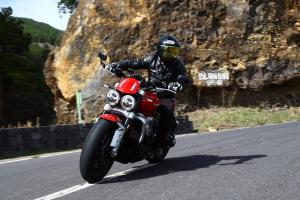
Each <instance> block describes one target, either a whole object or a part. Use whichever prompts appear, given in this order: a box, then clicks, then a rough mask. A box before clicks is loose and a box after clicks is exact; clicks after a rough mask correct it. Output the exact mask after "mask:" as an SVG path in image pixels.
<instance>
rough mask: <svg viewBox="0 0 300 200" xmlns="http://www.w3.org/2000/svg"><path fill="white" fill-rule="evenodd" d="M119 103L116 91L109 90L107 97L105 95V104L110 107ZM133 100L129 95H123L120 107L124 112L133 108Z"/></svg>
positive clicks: (118, 95)
mask: <svg viewBox="0 0 300 200" xmlns="http://www.w3.org/2000/svg"><path fill="white" fill-rule="evenodd" d="M119 101H120V94H119V93H118V92H117V91H116V90H110V91H108V93H107V95H106V102H107V103H108V104H109V105H111V106H115V105H117V104H118V103H119ZM135 103H136V102H135V99H134V97H133V96H130V95H125V96H123V97H122V98H121V102H120V104H121V107H122V108H123V109H124V110H126V111H130V110H132V109H133V108H134V106H135Z"/></svg>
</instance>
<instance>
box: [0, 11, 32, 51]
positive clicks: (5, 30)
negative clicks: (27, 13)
mask: <svg viewBox="0 0 300 200" xmlns="http://www.w3.org/2000/svg"><path fill="white" fill-rule="evenodd" d="M11 15H12V8H11V7H8V8H1V11H0V52H1V53H2V54H6V53H16V54H20V53H23V52H26V51H28V46H29V44H30V43H31V36H30V35H29V34H23V27H22V26H21V24H22V21H20V20H17V19H15V18H13V17H12V16H11Z"/></svg>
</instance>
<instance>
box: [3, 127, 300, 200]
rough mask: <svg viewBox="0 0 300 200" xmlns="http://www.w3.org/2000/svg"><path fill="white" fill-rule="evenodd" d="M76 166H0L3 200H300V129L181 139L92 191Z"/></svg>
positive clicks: (51, 161) (70, 161)
mask: <svg viewBox="0 0 300 200" xmlns="http://www.w3.org/2000/svg"><path fill="white" fill-rule="evenodd" d="M78 160H79V151H76V152H69V153H67V154H62V155H52V156H49V157H40V158H32V159H28V160H10V161H7V160H0V195H1V197H0V198H1V200H21V199H24V200H27V199H44V200H50V199H64V200H86V199H88V200H99V199H102V200H106V199H109V200H121V199H124V200H147V199H149V200H156V199H159V200H167V199H170V200H182V199H189V200H193V199H195V200H199V199H205V200H208V199H218V200H219V199H222V200H224V199H226V200H227V199H230V200H232V199H243V200H245V199H251V200H253V199H258V200H262V199H284V200H287V199H290V200H297V199H300V123H287V124H280V125H271V126H262V127H256V128H247V129H239V130H231V131H222V132H218V133H210V134H202V135H197V134H191V135H186V136H180V137H177V144H176V146H175V148H173V149H172V150H171V151H170V153H169V155H168V157H167V158H166V160H165V161H164V162H163V163H161V164H159V165H150V164H147V163H146V162H139V163H134V164H127V165H122V164H119V163H115V164H114V166H113V168H112V169H111V171H110V172H109V176H108V177H107V178H106V179H105V180H104V181H103V182H101V183H98V184H93V185H91V184H87V183H85V182H84V181H83V180H82V178H81V177H80V174H79V170H78Z"/></svg>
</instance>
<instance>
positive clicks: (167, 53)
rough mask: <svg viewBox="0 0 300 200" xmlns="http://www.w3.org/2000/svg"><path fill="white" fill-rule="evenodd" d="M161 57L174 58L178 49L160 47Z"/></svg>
mask: <svg viewBox="0 0 300 200" xmlns="http://www.w3.org/2000/svg"><path fill="white" fill-rule="evenodd" d="M160 47H161V51H162V57H164V58H176V57H177V56H178V54H179V50H180V49H179V47H174V46H167V45H161V46H160Z"/></svg>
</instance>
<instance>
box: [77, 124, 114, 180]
mask: <svg viewBox="0 0 300 200" xmlns="http://www.w3.org/2000/svg"><path fill="white" fill-rule="evenodd" d="M116 128H117V125H116V124H115V123H113V122H110V121H107V120H103V119H99V121H98V122H97V123H96V124H95V125H94V126H93V127H92V129H91V130H90V131H89V133H88V135H87V137H86V139H85V141H84V144H83V147H82V151H81V154H80V164H79V168H80V173H81V176H82V178H83V179H84V180H86V181H87V182H89V183H96V182H99V181H100V180H101V179H102V178H103V177H104V176H105V175H106V174H107V173H108V171H109V170H110V168H111V166H112V165H113V163H114V159H113V158H112V157H111V155H110V149H111V148H110V143H111V140H112V137H113V134H114V132H115V130H116Z"/></svg>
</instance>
